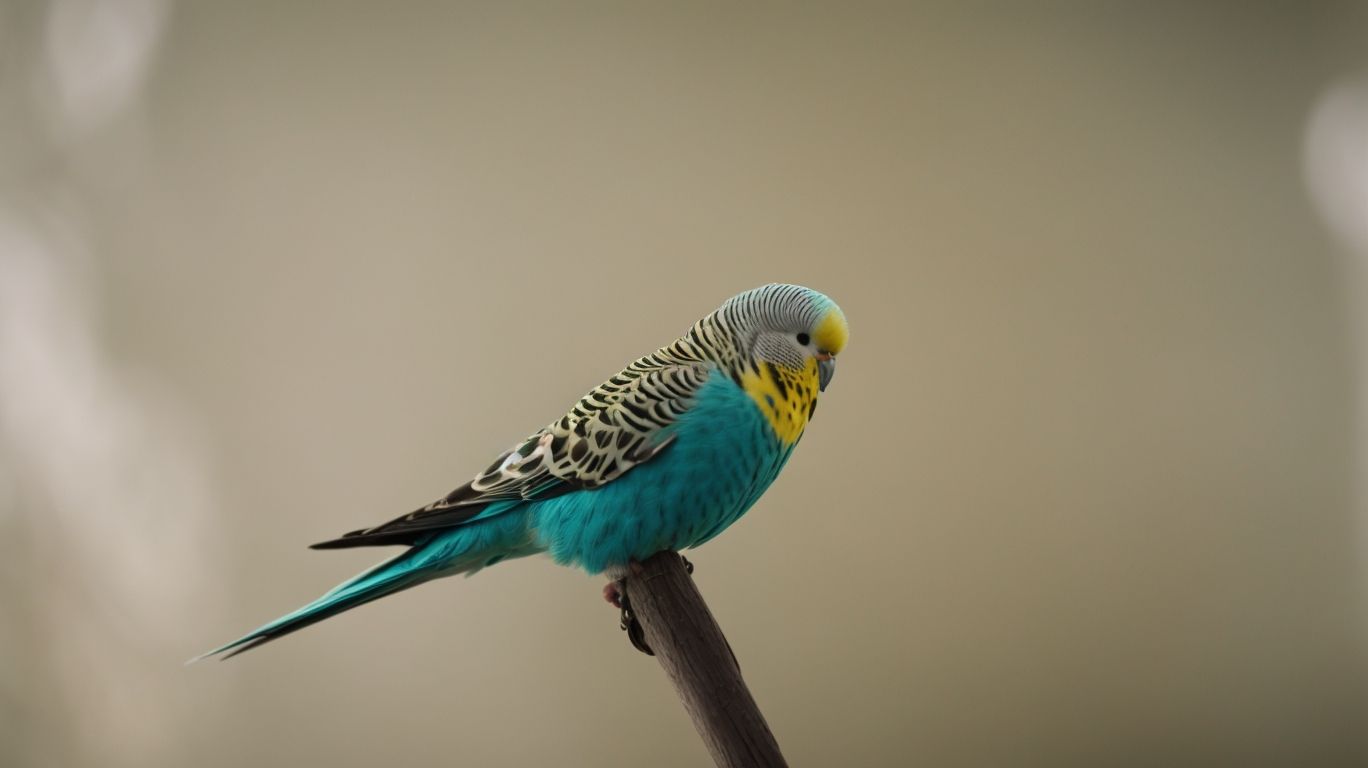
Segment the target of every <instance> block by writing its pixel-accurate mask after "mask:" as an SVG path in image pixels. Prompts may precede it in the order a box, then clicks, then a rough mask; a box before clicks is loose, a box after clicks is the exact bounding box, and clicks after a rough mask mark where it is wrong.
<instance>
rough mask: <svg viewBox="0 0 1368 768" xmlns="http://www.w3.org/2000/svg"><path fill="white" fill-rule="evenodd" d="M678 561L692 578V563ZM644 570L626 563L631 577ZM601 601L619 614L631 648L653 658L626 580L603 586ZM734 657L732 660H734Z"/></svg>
mask: <svg viewBox="0 0 1368 768" xmlns="http://www.w3.org/2000/svg"><path fill="white" fill-rule="evenodd" d="M679 559H681V560H683V561H684V570H686V571H688V573H689V575H690V576H692V575H693V572H694V566H693V563H691V562H689V559H688V558H687V557H684V556H683V555H680V557H679ZM645 570H646V568H645V566H643V565H642V564H641V563H639V562H637V561H636V560H629V561H628V562H627V572H628V574H630V575H632V576H640V575H641V574H642V573H644V572H645ZM603 599H604V600H606V601H607V602H608V604H609V605H611V606H613V607H614V608H617V609H618V611H620V612H621V620H620V621H619V622H618V626H620V627H621V628H622V629H623V631H625V632H626V633H627V639H628V640H631V641H632V647H633V648H636V649H637V650H638V651H641V652H642V653H644V654H646V655H647V656H654V655H655V651H653V650H651V646H650V645H648V644H647V643H646V630H644V629H642V627H641V622H640V621H638V620H637V617H636V614H635V613H633V612H632V603H631V601H630V600H628V599H627V585H626V578H625V576H624V578H622V579H619V580H617V581H610V582H608V583H607V584H605V585H604V586H603ZM735 658H736V657H735V655H733V656H732V659H733V660H735Z"/></svg>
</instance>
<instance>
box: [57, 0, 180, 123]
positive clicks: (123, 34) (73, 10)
mask: <svg viewBox="0 0 1368 768" xmlns="http://www.w3.org/2000/svg"><path fill="white" fill-rule="evenodd" d="M165 19H166V4H165V2H164V1H163V0H52V2H51V4H50V5H49V6H48V16H47V30H46V32H47V34H46V36H45V40H46V51H45V54H46V58H47V66H48V73H49V78H50V80H49V82H46V83H43V84H44V85H47V86H48V87H50V88H51V89H52V93H53V96H54V97H55V106H56V108H57V114H56V115H54V118H55V125H54V126H53V127H54V128H56V129H58V130H60V131H62V132H64V133H81V134H83V133H85V132H88V131H90V130H93V129H96V128H99V127H100V126H101V125H103V124H104V123H105V122H106V121H107V120H108V119H109V118H110V117H112V116H113V115H115V114H117V113H118V112H119V111H120V110H122V109H124V108H125V107H127V105H128V103H129V102H130V100H132V99H133V97H134V96H135V95H136V94H137V92H138V89H139V88H140V87H141V86H142V83H143V80H144V78H145V75H146V73H147V69H148V67H149V66H150V65H151V62H152V58H153V57H152V54H153V53H154V52H155V50H156V42H157V40H158V38H159V37H160V36H161V31H162V26H163V23H164V21H165Z"/></svg>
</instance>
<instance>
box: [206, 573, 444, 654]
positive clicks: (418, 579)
mask: <svg viewBox="0 0 1368 768" xmlns="http://www.w3.org/2000/svg"><path fill="white" fill-rule="evenodd" d="M421 550H422V547H414V548H412V549H410V550H408V551H406V552H404V553H403V554H401V555H399V556H398V557H396V558H394V559H393V560H387V561H385V562H383V563H381V564H379V565H377V566H375V567H374V568H371V569H370V570H368V571H366V572H365V573H362V574H359V575H357V576H355V577H354V578H351V579H348V580H347V581H345V582H343V583H341V584H339V585H337V586H336V587H334V588H333V589H332V591H330V592H328V593H327V594H325V595H323V596H322V597H320V598H318V599H317V600H315V601H313V602H312V603H309V604H308V605H306V606H304V607H303V608H300V609H299V610H297V611H294V612H292V613H288V614H286V615H284V616H281V617H280V618H278V619H276V620H275V621H272V622H271V623H269V624H266V625H264V626H261V627H259V628H257V629H256V630H253V631H252V632H249V633H248V634H246V635H243V636H242V637H240V638H238V639H237V640H234V641H233V642H231V643H228V644H227V645H222V646H219V647H218V648H215V649H214V650H212V651H209V652H208V653H206V654H204V655H202V656H196V657H195V658H193V659H191V660H190V661H189V662H187V663H191V664H192V663H194V662H196V661H200V660H201V659H206V658H208V657H210V656H215V655H217V654H220V653H224V652H225V651H231V653H228V654H227V655H226V656H224V657H223V658H224V659H230V658H232V657H234V656H236V655H238V654H239V653H242V652H243V651H250V650H251V649H253V648H255V647H257V646H259V645H262V644H265V643H269V642H271V641H272V640H275V639H276V638H278V637H284V636H285V635H288V634H290V633H291V632H294V631H296V630H300V629H303V628H305V627H307V626H309V625H310V624H315V623H317V622H320V621H322V620H324V619H327V618H331V617H333V616H336V615H337V614H339V613H341V612H343V611H346V610H350V609H352V608H355V607H356V606H358V605H364V604H366V603H369V602H370V601H372V600H378V599H380V598H382V597H385V596H386V595H392V594H394V593H395V592H399V591H401V590H405V589H408V588H409V587H416V586H418V585H419V584H422V583H423V582H425V581H427V580H428V579H431V578H434V577H436V576H438V575H445V573H443V572H439V571H436V570H435V569H433V568H432V567H431V562H430V561H427V562H424V561H425V560H426V558H420V557H417V555H418V553H419V552H420V551H421Z"/></svg>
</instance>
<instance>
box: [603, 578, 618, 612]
mask: <svg viewBox="0 0 1368 768" xmlns="http://www.w3.org/2000/svg"><path fill="white" fill-rule="evenodd" d="M603 599H604V600H606V601H608V604H609V605H611V606H613V607H614V608H617V609H618V610H622V582H618V581H610V582H608V583H607V584H604V585H603Z"/></svg>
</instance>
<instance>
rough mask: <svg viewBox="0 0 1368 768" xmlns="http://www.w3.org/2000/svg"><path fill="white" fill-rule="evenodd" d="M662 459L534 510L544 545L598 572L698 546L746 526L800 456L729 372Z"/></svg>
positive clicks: (713, 379) (677, 431)
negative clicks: (740, 523)
mask: <svg viewBox="0 0 1368 768" xmlns="http://www.w3.org/2000/svg"><path fill="white" fill-rule="evenodd" d="M669 434H670V435H672V436H673V437H674V438H675V439H674V442H673V443H672V444H671V445H670V446H669V447H667V448H666V449H665V450H664V451H662V452H661V454H660V455H659V456H657V457H656V458H654V459H653V460H651V461H648V462H646V463H644V464H642V465H641V466H638V467H635V468H633V469H632V470H631V471H630V472H628V473H626V474H625V475H623V476H622V477H620V478H618V479H617V480H616V481H615V482H612V483H609V484H607V485H605V486H603V487H601V488H597V489H594V490H584V491H575V492H573V493H568V494H565V495H564V496H558V497H555V498H552V499H546V500H544V501H534V502H531V503H529V504H528V507H529V522H530V523H531V526H532V528H533V531H534V535H535V536H536V539H537V542H538V544H540V545H541V546H542V547H545V548H546V550H547V551H548V552H549V554H550V555H551V557H552V558H553V559H555V561H556V562H558V563H561V564H576V565H579V566H580V567H582V568H584V569H585V570H586V571H588V572H590V573H599V572H600V571H603V570H604V569H606V568H609V567H612V566H622V565H626V564H627V562H628V561H629V560H644V559H646V558H647V557H650V556H651V555H653V554H655V553H656V552H659V551H661V550H663V549H672V550H679V549H686V548H689V547H696V546H698V545H699V544H702V543H703V542H705V541H707V540H708V539H711V538H712V537H714V536H716V535H717V534H719V533H721V532H722V531H723V530H724V529H725V528H726V527H727V526H729V525H731V524H732V523H734V522H736V520H737V519H738V518H739V517H741V515H742V514H743V513H745V511H746V510H747V509H749V508H750V507H751V505H752V504H754V503H755V502H756V500H757V499H759V498H760V495H761V494H762V493H764V491H765V489H766V488H768V487H769V485H770V483H772V482H774V478H775V477H776V476H777V475H778V474H779V470H780V469H781V468H783V466H784V463H785V462H786V461H787V460H788V457H789V455H790V453H792V446H787V447H784V446H782V445H781V443H780V442H779V440H778V438H776V437H775V434H774V430H773V429H772V428H771V427H770V425H769V423H768V421H767V420H766V419H765V417H764V415H763V414H762V413H761V412H760V409H759V408H758V407H757V406H756V405H755V401H754V400H752V399H751V398H750V396H749V395H747V394H746V393H745V392H744V391H743V390H742V389H741V388H740V387H738V386H737V385H736V384H735V383H734V382H733V381H732V380H731V379H730V378H728V377H727V376H726V375H725V374H723V373H722V372H721V371H718V370H714V371H713V373H712V375H711V376H710V377H709V379H708V381H707V382H705V383H704V384H703V386H702V387H701V388H700V389H699V392H698V396H697V399H696V401H695V404H694V406H693V407H692V408H690V409H689V410H688V411H687V412H685V413H684V414H682V415H681V416H680V418H679V420H678V421H677V422H676V423H675V424H674V426H673V427H672V428H671V430H670V432H669Z"/></svg>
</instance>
